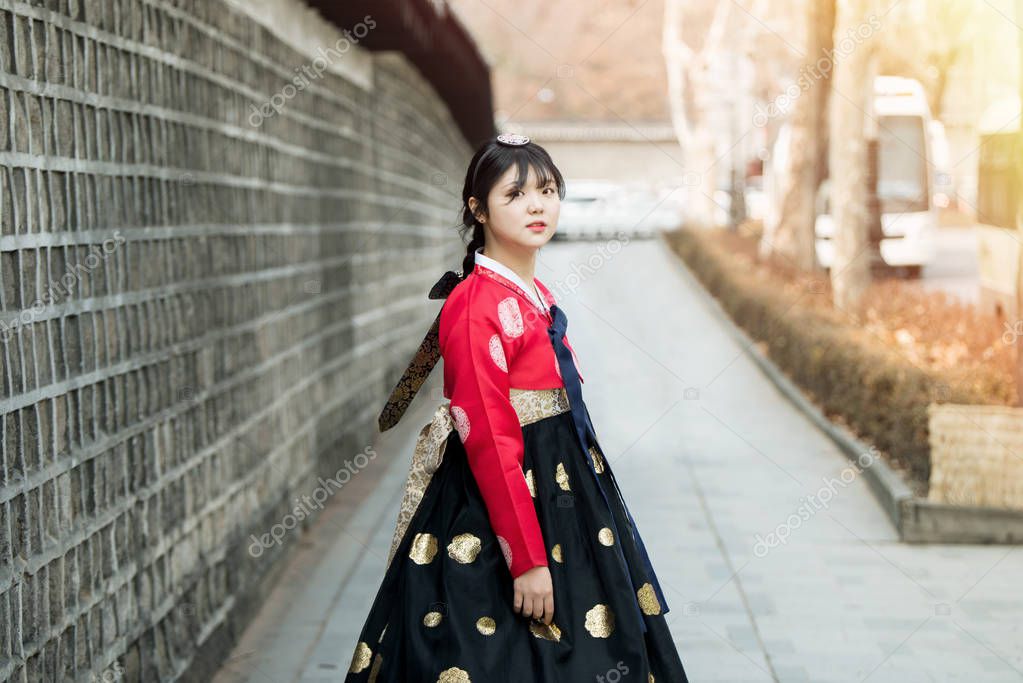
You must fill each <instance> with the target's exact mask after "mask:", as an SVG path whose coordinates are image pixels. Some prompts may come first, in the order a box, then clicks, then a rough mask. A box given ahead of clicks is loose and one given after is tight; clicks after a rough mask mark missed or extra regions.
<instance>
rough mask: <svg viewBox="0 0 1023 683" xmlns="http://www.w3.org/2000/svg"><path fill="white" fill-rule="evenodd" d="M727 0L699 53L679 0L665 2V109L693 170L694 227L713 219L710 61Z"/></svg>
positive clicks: (721, 32)
mask: <svg viewBox="0 0 1023 683" xmlns="http://www.w3.org/2000/svg"><path fill="white" fill-rule="evenodd" d="M732 4H733V3H732V2H731V0H718V2H717V4H716V6H715V9H714V16H713V19H712V21H711V24H710V29H709V30H707V32H706V38H705V40H704V41H703V45H702V46H700V48H699V51H697V50H696V49H694V48H693V47H691V46H690V45H689V44H687V42H686V40H685V39H684V38H683V30H684V28H685V26H684V22H685V21H686V20H687V19H690V18H691V17H687V16H685V13H684V12H683V0H665V2H664V25H663V29H662V34H661V50H662V52H663V53H664V62H665V67H666V70H667V79H668V107H669V112H670V115H671V124H672V126H673V128H674V129H675V136H676V137H677V138H678V142H679V145H680V146H681V147H682V149H683V150H684V152H685V158H686V166H687V167H688V168H689V172H690V173H695V174H696V176H695V177H694V182H693V185H698V186H697V187H695V188H693V189H694V190H695V191H693V192H692V193H691V194H690V201H689V202H688V205H687V211H688V215H687V217H686V218H687V221H688V222H689V223H691V224H694V225H698V226H701V227H703V226H708V225H712V224H713V223H714V209H715V205H714V192H715V190H716V189H717V186H716V182H715V173H714V172H713V169H714V165H715V159H714V141H715V135H714V131H713V130H712V128H711V117H710V116H709V114H708V112H709V111H710V104H711V102H710V100H711V98H712V97H713V96H714V94H715V93H716V89H715V87H714V83H713V82H712V79H711V74H710V63H709V60H710V58H711V56H712V55H714V54H715V53H716V52H717V51H718V48H719V46H720V44H721V41H722V37H723V35H724V32H725V27H726V26H727V23H728V18H729V14H730V11H731V7H732ZM694 23H695V22H694Z"/></svg>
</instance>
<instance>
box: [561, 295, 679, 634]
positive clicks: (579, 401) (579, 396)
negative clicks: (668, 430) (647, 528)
mask: <svg viewBox="0 0 1023 683" xmlns="http://www.w3.org/2000/svg"><path fill="white" fill-rule="evenodd" d="M551 316H552V317H553V319H554V322H553V324H552V325H551V326H550V327H549V328H548V329H547V334H548V336H549V337H550V339H551V344H552V345H553V346H554V354H555V356H557V358H558V367H559V368H560V369H561V378H562V380H564V382H565V391H566V393H567V394H568V403H569V407H570V409H571V412H572V421H573V422H574V423H575V430H576V434H577V435H578V436H579V443H580V445H581V446H582V449H583V453H585V454H586V460H587V461H588V462H589V464H590V470H591V471H592V472H593V473H594V476H596V468H595V466H594V464H593V457H592V456H591V455H590V446H594V447H595V448H596V449H597V450H598V452H600V453H603V452H604V451H603V449H602V448H601V447H600V444H599V443H598V442H597V434H596V431H595V430H594V428H593V423H592V422H591V421H590V411H589V409H587V407H586V404H585V403H584V402H583V390H582V384H581V382H580V381H579V373H578V371H577V370H576V367H575V360H574V359H573V358H572V351H571V350H570V349H569V348H568V346H567V345H565V332H566V331H567V330H568V317H567V316H566V315H565V312H564V311H562V310H561V309H560V308H558V306H557V305H556V304H553V305H551ZM604 471H605V472H607V474H608V475H609V476H610V479H611V484H612V487H613V489H614V493H615V495H616V496H617V497H618V500H619V502H620V503H621V506H622V508H623V509H624V510H625V514H626V515H627V516H628V518H629V525H630V527H631V528H630V529H629V531H630V533H631V534H632V538H633V539H635V541H636V545H637V546H638V547H639V552H640V554H641V555H642V556H643V564H644V568H645V569H646V574H647V576H648V577H649V579H650V582H651V583H652V584H653V587H654V591H655V593H656V595H657V599H658V601H659V602H660V603H661V611H662V613H665V612H667V611H668V603H667V601H666V600H665V599H664V593H663V591H662V590H661V584H660V583H659V582H658V581H657V575H656V574H654V568H653V565H652V564H651V563H650V556H649V555H647V551H646V546H645V545H644V544H643V539H642V538H641V537H640V535H639V529H638V528H636V522H635V521H634V520H633V519H632V513H631V512H629V508H628V506H627V505H626V504H625V499H624V498H623V497H622V492H621V489H619V488H618V481H617V480H616V479H615V476H614V473H613V472H612V471H611V467H610V465H608V464H606V459H605V466H604ZM597 488H598V489H599V490H600V493H601V495H602V496H603V497H604V503H605V504H607V506H608V512H610V511H611V504H610V502H609V501H608V499H607V493H605V492H604V487H603V486H602V485H601V483H600V480H599V478H598V479H597ZM611 527H612V530H613V533H614V537H615V538H621V536H619V535H618V528H617V526H616V525H615V521H614V514H613V513H612V514H611ZM620 546H621V544H620V543H616V544H615V548H616V550H617V551H618V557H619V559H620V560H621V562H622V565H623V567H624V569H625V573H626V575H627V576H628V577H629V582H630V583H632V588H633V595H635V596H637V602H636V603H635V604H636V610H637V612H639V611H640V608H639V602H638V594H637V592H636V591H637V589H636V585H635V583H634V582H633V581H632V575H631V574H630V573H629V571H628V563H627V562H626V561H625V555H624V553H623V552H622V549H621V547H620ZM639 621H640V623H641V624H642V625H643V631H646V630H647V625H646V620H645V619H643V616H642V612H640V617H639Z"/></svg>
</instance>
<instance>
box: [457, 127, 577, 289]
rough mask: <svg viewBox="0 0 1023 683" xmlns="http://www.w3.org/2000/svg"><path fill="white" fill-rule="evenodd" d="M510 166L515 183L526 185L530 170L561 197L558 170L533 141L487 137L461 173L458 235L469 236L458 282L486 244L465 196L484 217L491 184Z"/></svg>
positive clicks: (563, 188) (563, 192)
mask: <svg viewBox="0 0 1023 683" xmlns="http://www.w3.org/2000/svg"><path fill="white" fill-rule="evenodd" d="M512 164H514V165H515V166H516V168H517V176H516V182H517V183H518V184H519V185H525V184H526V178H528V177H529V169H530V167H532V168H533V170H534V171H535V172H536V175H537V178H538V179H539V181H540V186H541V187H542V186H543V185H546V184H547V183H548V182H550V181H551V180H553V181H554V183H555V184H556V185H557V186H558V196H559V197H561V198H562V199H564V198H565V179H564V178H563V177H562V175H561V171H559V170H558V167H557V166H555V165H554V161H553V160H552V159H551V155H550V154H548V153H547V150H545V149H544V148H543V147H541V146H540V145H538V144H536V143H535V142H532V141H531V142H529V143H527V144H525V145H517V146H514V147H510V146H508V145H503V144H501V143H499V142H498V141H497V138H496V137H495V138H490V139H489V140H487V141H486V142H484V143H483V144H482V145H480V147H479V149H477V150H476V153H475V154H474V155H473V157H472V161H470V162H469V168H468V169H467V170H466V172H465V184H464V185H463V187H462V224H461V225H460V226H459V232H460V236H461V237H462V239H463V240H464V239H465V235H466V233H468V232H470V231H471V232H472V237H471V238H470V239H469V243H468V244H467V245H466V247H465V258H464V259H463V260H462V279H463V280H464V279H465V278H466V277H468V276H469V273H471V272H472V271H473V268H474V267H475V264H476V250H477V249H479V248H480V247H482V246H484V245H485V244H486V233H485V232H484V229H483V223H481V222H480V221H479V220H478V219H477V218H476V216H475V215H473V212H472V211H471V210H470V209H469V197H475V198H476V200H477V202H478V204H477V206H476V211H477V213H478V214H481V215H483V216H484V217H486V216H487V215H488V213H489V207H488V206H487V197H488V196H489V195H490V190H491V189H493V187H494V184H495V183H497V181H498V180H499V179H500V178H501V176H502V175H504V173H505V172H506V171H507V170H508V169H509V168H510V167H511V166H512Z"/></svg>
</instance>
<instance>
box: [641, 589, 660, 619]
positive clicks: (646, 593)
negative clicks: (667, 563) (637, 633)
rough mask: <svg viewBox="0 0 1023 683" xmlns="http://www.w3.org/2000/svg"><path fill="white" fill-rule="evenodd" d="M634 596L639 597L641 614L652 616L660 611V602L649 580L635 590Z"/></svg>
mask: <svg viewBox="0 0 1023 683" xmlns="http://www.w3.org/2000/svg"><path fill="white" fill-rule="evenodd" d="M636 597H637V598H638V599H639V607H640V609H642V610H643V614H649V615H650V616H653V615H655V614H660V613H661V603H660V601H659V600H658V599H657V593H656V592H654V587H653V586H651V585H650V583H649V582H647V583H644V584H643V585H642V586H640V587H639V590H637V591H636Z"/></svg>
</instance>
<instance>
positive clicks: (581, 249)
mask: <svg viewBox="0 0 1023 683" xmlns="http://www.w3.org/2000/svg"><path fill="white" fill-rule="evenodd" d="M603 253H604V254H605V256H603V257H602V256H601V251H599V250H598V245H596V244H588V243H559V242H556V243H553V244H551V245H549V246H548V247H545V248H544V249H543V250H542V253H541V255H540V267H539V269H538V275H539V276H540V278H541V279H542V280H543V281H544V282H545V283H546V284H547V285H548V286H549V287H550V288H551V289H552V290H554V292H555V295H556V296H557V297H558V299H559V301H561V302H562V304H563V307H564V308H565V310H566V312H567V314H568V317H569V337H570V338H571V339H572V340H573V341H574V342H575V347H576V351H577V353H578V357H579V364H580V369H581V371H582V374H583V376H584V377H585V379H586V383H585V384H584V392H585V395H586V399H587V404H588V405H589V407H590V412H591V414H592V416H593V419H594V423H595V425H596V428H597V431H598V433H599V434H600V436H601V442H602V444H603V445H604V446H605V449H606V450H607V451H608V453H609V454H610V459H611V462H612V465H613V466H614V468H615V473H616V474H617V476H618V478H619V481H620V483H621V485H622V488H623V493H624V494H625V496H626V500H627V501H628V503H629V506H630V508H631V510H632V512H633V515H634V516H635V518H636V521H637V524H639V526H640V529H641V530H642V532H643V537H644V540H645V541H646V542H647V544H648V550H649V552H650V555H651V559H652V560H653V562H654V566H655V567H656V569H657V572H658V576H659V578H660V579H661V583H662V586H663V588H664V590H665V591H666V597H667V600H668V604H669V606H670V607H671V612H669V613H668V615H667V616H668V619H669V621H670V624H671V629H672V633H673V634H674V636H675V639H676V642H677V644H678V648H679V651H680V653H681V656H682V660H683V662H684V663H685V665H686V669H687V671H688V672H689V676H690V679H691V680H692V681H693V683H697V682H703V681H728V682H729V683H739V682H742V681H758V682H760V681H814V682H818V681H864V680H866V681H871V682H873V683H878V682H881V681H893V682H898V683H912V682H915V681H964V682H971V683H972V682H973V681H985V682H986V681H991V682H992V683H994V682H1001V681H1020V680H1023V673H1021V672H1023V630H1021V628H1020V624H1021V623H1023V618H1021V615H1023V588H1021V586H1020V579H1021V577H1023V552H1021V551H1020V550H1018V549H1014V548H1011V547H1000V546H908V545H904V544H901V543H899V542H898V539H897V536H896V534H895V530H894V529H893V527H892V526H891V525H890V524H889V522H888V519H887V517H885V515H884V514H883V512H882V511H881V509H880V507H879V506H878V505H877V504H876V503H875V501H874V499H873V497H872V496H871V494H870V492H869V490H868V488H867V486H866V484H865V482H863V481H862V480H861V479H860V478H858V477H855V476H850V475H852V474H854V473H853V472H852V470H849V471H847V472H846V474H845V476H844V477H843V470H844V469H845V468H846V467H847V466H848V462H847V461H846V460H845V459H844V458H843V456H842V455H841V453H840V452H839V451H838V449H837V448H836V447H835V446H834V445H832V443H831V442H830V441H829V440H828V439H827V438H826V437H825V436H824V435H823V434H821V433H820V432H818V431H817V430H816V429H815V428H814V427H813V426H812V425H811V423H810V422H809V421H808V420H807V419H805V418H804V417H803V415H802V414H801V413H799V412H798V411H797V410H796V409H795V408H794V407H792V405H791V404H790V403H788V402H787V401H786V400H785V399H784V398H783V397H782V396H781V394H779V393H778V392H777V391H776V390H775V388H774V386H773V385H772V384H771V383H770V382H769V381H768V380H767V379H766V378H765V377H764V375H763V374H761V373H760V372H759V370H758V369H757V367H756V366H755V365H754V364H753V362H752V361H750V360H749V359H748V358H747V357H746V356H745V355H744V354H743V351H742V349H741V348H739V347H738V346H737V345H736V343H735V341H734V340H733V338H732V337H731V336H729V334H728V333H727V332H726V331H725V329H724V328H723V326H722V324H721V321H720V320H719V319H718V318H717V317H715V314H714V313H713V312H712V309H710V308H709V307H708V306H707V302H706V299H705V295H704V293H703V292H702V290H700V289H699V287H698V286H697V285H696V284H695V282H694V281H693V280H691V279H690V277H689V275H688V274H687V273H686V272H685V271H683V270H682V269H681V268H680V267H679V265H678V264H677V263H676V261H675V260H674V257H673V256H672V255H671V254H670V253H669V252H668V251H667V249H666V248H665V247H664V246H663V245H662V244H661V243H660V242H659V241H633V242H632V243H630V244H628V245H626V246H625V247H624V248H622V250H621V251H619V252H618V253H617V254H614V255H613V256H612V257H611V258H610V259H608V258H607V254H608V252H607V250H606V248H605V249H604V250H603ZM591 266H596V268H595V269H594V270H590V269H589V268H590V267H591ZM573 274H574V275H573ZM439 375H440V372H439V371H436V372H435V373H434V378H432V380H431V381H433V380H437V379H439ZM421 399H426V400H421ZM438 400H439V394H437V393H434V394H433V395H432V396H426V397H424V396H420V397H419V398H417V401H416V403H415V404H414V407H415V408H416V410H417V412H416V413H415V414H412V415H408V416H406V418H405V420H403V421H402V424H401V426H400V428H396V429H395V430H392V431H393V432H394V433H391V432H389V433H388V434H386V435H384V438H383V439H382V440H381V443H380V444H378V445H377V450H378V451H379V452H380V453H381V454H383V455H385V456H391V464H390V465H389V469H388V470H387V471H386V472H385V473H384V474H383V477H382V479H381V483H380V485H379V487H378V493H377V494H376V495H374V496H372V497H371V499H370V501H369V502H368V503H367V504H366V505H364V506H361V507H360V508H359V509H358V512H357V515H356V517H355V519H354V521H352V522H351V523H350V524H347V525H345V526H344V527H340V526H337V525H331V524H329V520H328V523H324V524H321V525H318V526H317V528H316V529H315V530H314V532H313V533H312V534H310V538H309V539H308V541H307V545H308V548H307V549H306V550H303V551H302V552H301V553H300V556H299V557H297V558H296V560H295V561H294V562H293V564H292V567H291V568H289V571H288V572H287V573H286V574H285V577H284V578H283V579H282V580H281V582H280V586H279V589H278V590H277V592H276V594H275V595H274V596H272V597H271V599H270V600H269V601H268V603H267V605H266V606H265V607H264V609H263V612H262V613H261V615H260V617H259V618H258V619H257V620H256V622H255V623H253V624H252V626H251V627H250V628H249V629H248V630H247V631H246V633H245V636H244V638H243V640H242V642H241V643H240V644H239V646H238V647H237V648H236V649H235V651H234V652H232V653H230V655H227V656H225V667H224V670H223V671H222V672H221V674H220V675H219V676H218V677H217V679H215V683H236V682H241V681H245V682H252V683H264V682H270V683H282V682H291V681H297V682H301V683H312V682H314V681H324V682H326V681H335V682H337V681H341V680H342V679H343V678H344V674H345V672H346V670H347V667H348V663H349V660H350V657H351V653H352V650H353V648H354V646H355V642H356V638H357V636H358V632H359V630H360V628H361V626H362V622H363V619H364V618H365V615H366V612H367V611H368V609H369V606H370V602H371V600H372V598H373V595H374V593H375V591H376V589H377V587H378V585H379V582H380V578H381V574H382V571H383V567H384V564H385V561H386V556H387V550H388V548H389V545H390V534H391V531H392V529H393V524H394V517H395V514H396V511H397V504H398V500H399V496H400V487H401V485H402V482H403V480H404V476H405V472H406V467H407V463H408V459H409V457H410V454H411V451H412V444H413V442H414V438H415V434H416V433H417V432H418V429H419V427H420V426H422V425H423V424H425V423H426V422H427V421H428V420H429V417H430V413H431V409H432V407H433V406H434V405H436V403H437V401H438ZM381 460H382V461H385V460H386V459H385V458H382V459H381ZM772 534H773V535H772ZM782 536H784V541H783V542H782V541H778V540H776V539H778V538H781V537H782ZM566 683H577V682H575V681H573V682H566ZM578 683H583V682H578Z"/></svg>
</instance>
